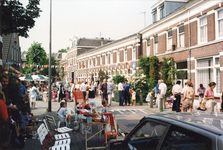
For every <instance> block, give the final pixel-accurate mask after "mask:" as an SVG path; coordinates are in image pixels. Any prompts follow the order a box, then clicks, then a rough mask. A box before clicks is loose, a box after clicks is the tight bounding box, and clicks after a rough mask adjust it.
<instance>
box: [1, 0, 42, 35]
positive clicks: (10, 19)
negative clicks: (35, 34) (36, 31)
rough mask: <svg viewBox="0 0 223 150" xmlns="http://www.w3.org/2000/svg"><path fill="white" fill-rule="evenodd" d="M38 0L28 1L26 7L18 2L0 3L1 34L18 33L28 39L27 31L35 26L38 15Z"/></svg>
mask: <svg viewBox="0 0 223 150" xmlns="http://www.w3.org/2000/svg"><path fill="white" fill-rule="evenodd" d="M39 2H40V0H29V3H28V5H27V6H26V7H23V4H22V3H21V2H19V0H3V1H2V4H3V5H2V14H1V15H2V34H5V35H8V34H10V33H18V34H19V36H23V37H28V32H29V29H31V28H33V27H34V25H35V20H34V19H35V18H38V17H39V16H40V15H39V14H40V12H41V10H40V8H39V7H38V6H39Z"/></svg>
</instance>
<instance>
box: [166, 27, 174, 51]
mask: <svg viewBox="0 0 223 150" xmlns="http://www.w3.org/2000/svg"><path fill="white" fill-rule="evenodd" d="M170 32H171V35H170V36H169V33H170ZM166 35H167V51H171V50H172V45H173V30H172V29H170V30H168V31H167V34H166ZM169 40H171V44H170V45H169Z"/></svg>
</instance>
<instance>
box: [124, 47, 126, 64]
mask: <svg viewBox="0 0 223 150" xmlns="http://www.w3.org/2000/svg"><path fill="white" fill-rule="evenodd" d="M126 61H127V49H125V60H124V62H126Z"/></svg>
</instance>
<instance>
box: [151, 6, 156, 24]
mask: <svg viewBox="0 0 223 150" xmlns="http://www.w3.org/2000/svg"><path fill="white" fill-rule="evenodd" d="M152 14H153V23H155V22H156V21H157V8H154V9H153V10H152Z"/></svg>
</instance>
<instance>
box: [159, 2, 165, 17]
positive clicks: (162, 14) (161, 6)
mask: <svg viewBox="0 0 223 150" xmlns="http://www.w3.org/2000/svg"><path fill="white" fill-rule="evenodd" d="M159 9H160V19H162V18H163V17H164V3H162V4H160V6H159Z"/></svg>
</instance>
